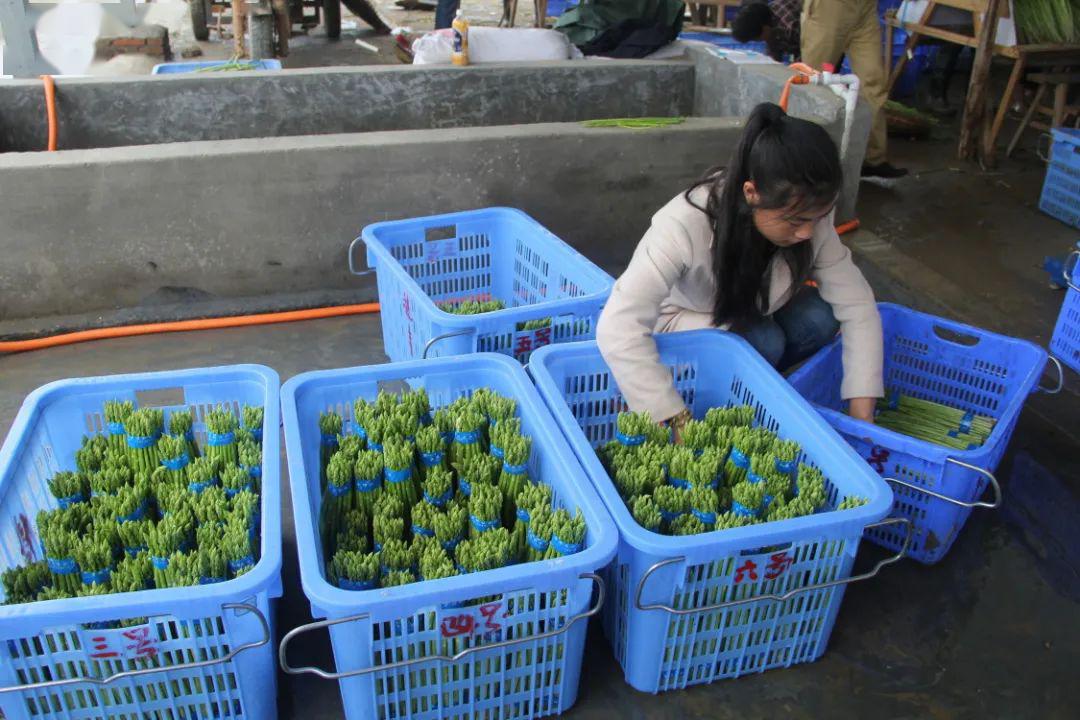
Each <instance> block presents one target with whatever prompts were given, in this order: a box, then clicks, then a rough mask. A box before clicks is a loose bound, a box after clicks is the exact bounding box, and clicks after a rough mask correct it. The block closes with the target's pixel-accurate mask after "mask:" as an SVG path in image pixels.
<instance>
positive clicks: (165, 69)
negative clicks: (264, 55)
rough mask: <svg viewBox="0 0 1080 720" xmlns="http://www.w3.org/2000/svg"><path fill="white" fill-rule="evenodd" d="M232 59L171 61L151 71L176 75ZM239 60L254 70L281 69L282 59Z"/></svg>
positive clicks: (225, 63)
mask: <svg viewBox="0 0 1080 720" xmlns="http://www.w3.org/2000/svg"><path fill="white" fill-rule="evenodd" d="M232 62H233V61H232V60H201V61H198V62H170V63H158V64H157V65H155V66H154V69H153V70H151V71H150V74H151V75H176V74H177V73H191V72H197V71H199V70H206V69H207V68H215V67H221V66H222V65H228V64H230V63H232ZM239 62H244V63H249V64H251V65H252V68H251V69H252V70H280V69H281V61H280V60H240V61H239Z"/></svg>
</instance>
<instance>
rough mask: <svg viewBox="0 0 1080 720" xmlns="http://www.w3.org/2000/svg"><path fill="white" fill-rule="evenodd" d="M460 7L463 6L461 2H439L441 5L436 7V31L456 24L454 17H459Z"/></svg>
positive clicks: (457, 0)
mask: <svg viewBox="0 0 1080 720" xmlns="http://www.w3.org/2000/svg"><path fill="white" fill-rule="evenodd" d="M459 5H461V0H439V4H438V5H436V6H435V29H436V30H442V29H443V28H448V27H450V24H451V23H452V22H454V16H455V15H457V11H458V6H459Z"/></svg>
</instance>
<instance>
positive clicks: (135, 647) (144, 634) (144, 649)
mask: <svg viewBox="0 0 1080 720" xmlns="http://www.w3.org/2000/svg"><path fill="white" fill-rule="evenodd" d="M123 635H124V637H125V638H127V639H128V640H133V641H134V642H133V643H132V644H131V645H128V646H127V647H126V649H127V651H128V652H129V653H134V654H135V656H136V657H154V656H155V655H157V648H156V647H154V641H153V639H151V637H150V628H149V626H146V625H143V626H142V627H135V628H131V629H130V630H125V631H124V633H123Z"/></svg>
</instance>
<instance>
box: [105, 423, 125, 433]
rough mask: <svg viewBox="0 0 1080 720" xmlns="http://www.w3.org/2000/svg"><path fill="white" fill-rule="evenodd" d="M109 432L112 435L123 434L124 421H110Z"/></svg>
mask: <svg viewBox="0 0 1080 720" xmlns="http://www.w3.org/2000/svg"><path fill="white" fill-rule="evenodd" d="M109 434H110V435H123V434H124V423H122V422H111V423H109Z"/></svg>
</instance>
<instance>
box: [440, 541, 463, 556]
mask: <svg viewBox="0 0 1080 720" xmlns="http://www.w3.org/2000/svg"><path fill="white" fill-rule="evenodd" d="M460 543H461V538H459V537H457V538H454V539H453V540H443V541H442V542H441V543H439V544H440V545H442V548H443V550H445V551H447V552H453V551H454V548H456V547H457V546H458V545H459V544H460Z"/></svg>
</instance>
